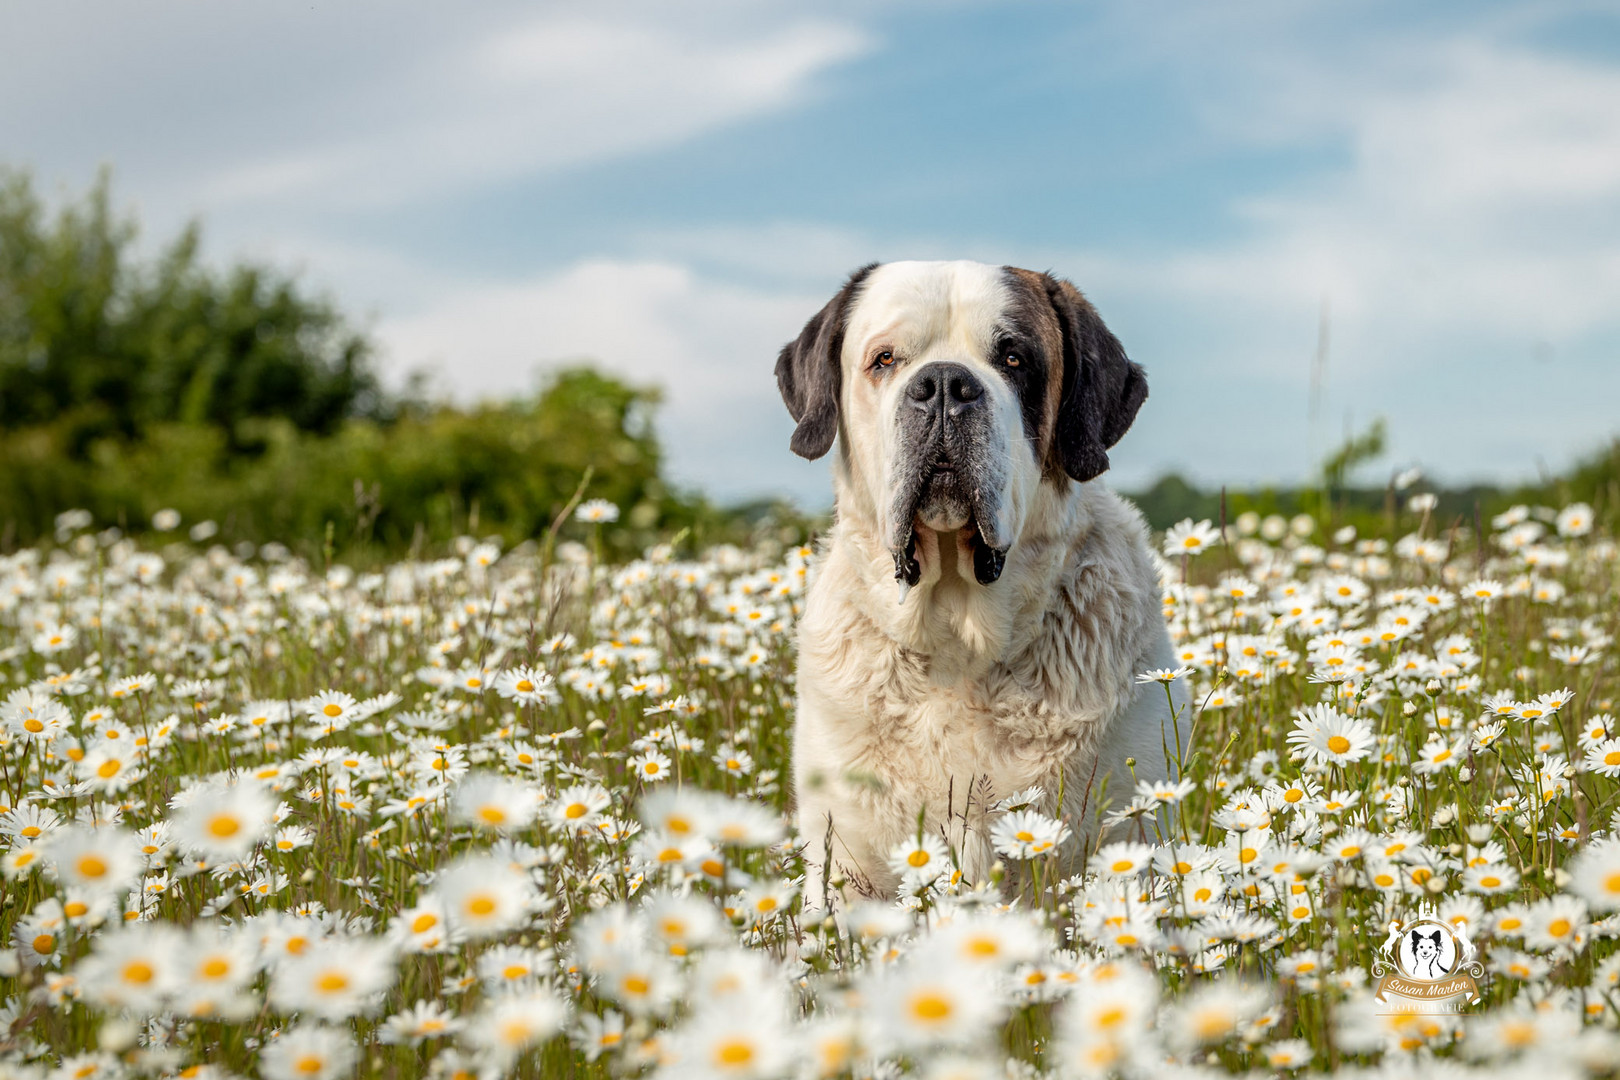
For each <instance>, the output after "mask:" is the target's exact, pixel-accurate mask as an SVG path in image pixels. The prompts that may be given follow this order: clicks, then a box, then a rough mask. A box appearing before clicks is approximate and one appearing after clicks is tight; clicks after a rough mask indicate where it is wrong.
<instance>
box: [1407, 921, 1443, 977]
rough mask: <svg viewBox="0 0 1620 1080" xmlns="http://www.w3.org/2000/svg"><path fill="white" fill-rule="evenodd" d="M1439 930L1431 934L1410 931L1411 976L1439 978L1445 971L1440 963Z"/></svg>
mask: <svg viewBox="0 0 1620 1080" xmlns="http://www.w3.org/2000/svg"><path fill="white" fill-rule="evenodd" d="M1440 942H1441V938H1440V931H1439V930H1436V931H1435V932H1434V933H1432V934H1424V933H1420V932H1419V931H1417V930H1413V931H1412V976H1413V978H1417V979H1441V978H1444V977H1445V975H1446V971H1445V969H1444V968H1443V967H1441V965H1440Z"/></svg>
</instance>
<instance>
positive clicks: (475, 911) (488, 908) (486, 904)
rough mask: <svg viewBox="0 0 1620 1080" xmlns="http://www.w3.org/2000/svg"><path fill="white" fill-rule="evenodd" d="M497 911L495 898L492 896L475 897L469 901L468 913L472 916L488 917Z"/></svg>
mask: <svg viewBox="0 0 1620 1080" xmlns="http://www.w3.org/2000/svg"><path fill="white" fill-rule="evenodd" d="M494 910H495V898H494V897H492V896H475V897H473V898H472V899H470V900H468V901H467V912H468V914H470V915H480V916H482V915H488V914H490V913H492V912H493V911H494Z"/></svg>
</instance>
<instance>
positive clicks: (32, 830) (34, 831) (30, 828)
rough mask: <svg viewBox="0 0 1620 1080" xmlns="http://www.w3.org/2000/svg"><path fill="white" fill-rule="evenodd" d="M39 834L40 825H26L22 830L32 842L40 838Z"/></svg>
mask: <svg viewBox="0 0 1620 1080" xmlns="http://www.w3.org/2000/svg"><path fill="white" fill-rule="evenodd" d="M39 832H40V829H39V826H38V825H24V826H23V828H22V834H23V835H24V836H26V837H28V839H30V840H32V839H34V838H35V837H36V836H38V835H39Z"/></svg>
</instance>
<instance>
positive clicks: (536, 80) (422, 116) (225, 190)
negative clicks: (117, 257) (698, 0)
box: [201, 16, 870, 207]
mask: <svg viewBox="0 0 1620 1080" xmlns="http://www.w3.org/2000/svg"><path fill="white" fill-rule="evenodd" d="M869 47H870V41H869V40H868V38H867V37H866V36H865V35H864V34H862V33H861V32H859V31H858V30H856V29H855V28H853V27H851V26H847V25H843V24H838V23H829V22H799V23H795V24H792V25H788V26H784V27H779V28H767V29H763V30H755V31H749V30H740V31H734V32H732V33H729V34H722V35H715V34H712V33H705V34H701V35H697V34H693V33H690V32H687V31H685V30H683V29H681V28H680V27H678V26H676V25H668V24H663V25H661V24H659V23H657V22H646V23H639V24H636V23H628V22H625V21H622V20H616V19H612V18H584V17H579V16H566V17H557V16H546V17H543V18H539V19H533V20H530V21H526V22H524V23H522V24H521V25H516V26H503V27H501V28H500V29H499V30H498V31H494V32H491V33H488V34H486V35H484V36H482V37H480V38H478V39H476V40H472V41H469V42H466V43H464V44H461V45H460V46H459V47H455V48H451V49H448V50H446V51H445V53H444V54H440V55H434V56H433V57H432V58H431V60H430V62H428V63H426V64H424V65H422V66H421V67H420V68H418V69H417V70H408V69H407V70H402V71H400V72H397V73H396V74H397V76H398V81H397V87H396V88H397V95H395V96H391V97H390V98H388V99H386V100H382V99H379V98H378V97H376V96H375V95H374V94H371V93H364V94H359V93H357V94H355V95H354V96H353V97H351V98H349V99H348V100H340V101H338V102H335V103H331V104H329V105H327V104H323V108H335V109H336V110H337V111H339V112H340V113H344V112H347V113H348V114H349V119H350V121H351V123H349V124H347V125H345V129H344V130H343V131H342V132H341V133H337V134H335V135H334V136H332V137H330V138H329V139H326V140H324V141H316V142H313V143H312V144H311V145H293V146H290V147H277V148H272V150H271V152H270V153H268V154H266V155H264V156H263V157H261V158H259V159H257V160H253V161H249V162H248V163H246V164H236V163H233V164H231V165H230V166H229V167H227V168H225V169H223V170H221V171H219V172H217V173H215V174H213V175H211V176H207V177H205V178H204V179H203V181H202V184H201V191H202V192H203V197H204V200H205V201H206V202H207V203H209V204H211V205H217V206H229V205H230V204H232V203H236V202H255V201H259V200H264V199H295V200H298V201H299V202H300V204H301V205H304V206H308V205H310V204H312V203H313V204H314V205H317V206H320V205H330V206H338V207H357V206H366V207H377V206H379V205H389V204H395V203H399V202H403V201H406V200H409V199H412V198H418V197H421V196H424V195H431V194H436V193H442V192H445V191H447V190H456V189H464V188H467V187H470V186H477V185H480V184H488V183H492V182H497V181H501V180H506V179H509V178H512V177H517V176H525V177H529V176H536V175H541V174H544V173H546V172H550V171H555V170H557V169H561V168H566V167H569V166H575V165H579V164H582V163H585V162H592V163H597V162H602V161H607V160H611V159H613V158H615V157H619V156H622V155H625V154H628V153H632V152H643V151H648V150H653V149H657V148H660V147H663V146H669V145H673V144H676V143H679V142H683V141H685V140H687V139H690V138H693V137H695V136H697V135H700V134H702V133H704V132H706V131H709V130H712V129H714V128H716V127H719V126H721V125H724V124H728V123H734V122H736V121H738V120H740V119H743V118H746V117H750V116H757V115H760V114H763V113H768V112H771V111H774V110H777V109H780V108H782V107H784V106H786V105H788V104H790V103H792V102H793V101H794V100H796V99H797V98H798V97H799V96H800V95H802V94H803V93H804V92H805V91H806V90H807V88H808V86H809V84H810V81H811V80H812V79H813V78H814V77H815V76H816V75H817V74H819V73H820V72H822V71H824V70H825V69H826V68H828V67H829V66H831V65H833V64H835V63H838V62H840V61H842V60H846V59H849V58H850V57H853V56H856V55H858V54H859V53H861V52H862V51H864V50H866V49H867V48H869Z"/></svg>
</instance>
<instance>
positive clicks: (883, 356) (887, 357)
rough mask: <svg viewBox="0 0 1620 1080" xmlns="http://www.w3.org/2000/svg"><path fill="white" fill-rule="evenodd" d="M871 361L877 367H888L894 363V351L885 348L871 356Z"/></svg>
mask: <svg viewBox="0 0 1620 1080" xmlns="http://www.w3.org/2000/svg"><path fill="white" fill-rule="evenodd" d="M872 362H873V363H875V364H877V366H878V367H888V366H889V365H891V364H893V363H894V353H892V352H890V351H889V350H887V349H885V350H883V351H882V352H880V353H878V354H877V355H876V356H875V357H873V358H872Z"/></svg>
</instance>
